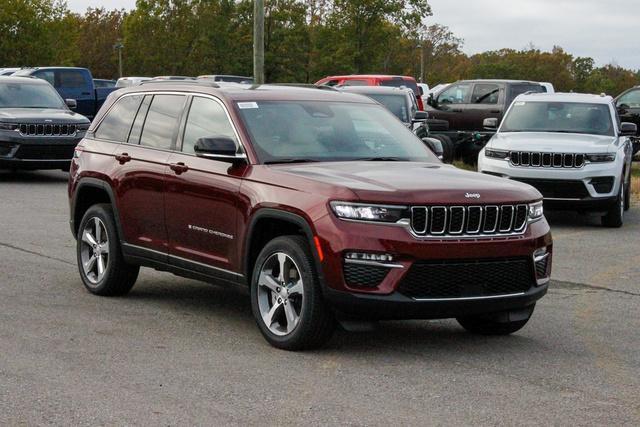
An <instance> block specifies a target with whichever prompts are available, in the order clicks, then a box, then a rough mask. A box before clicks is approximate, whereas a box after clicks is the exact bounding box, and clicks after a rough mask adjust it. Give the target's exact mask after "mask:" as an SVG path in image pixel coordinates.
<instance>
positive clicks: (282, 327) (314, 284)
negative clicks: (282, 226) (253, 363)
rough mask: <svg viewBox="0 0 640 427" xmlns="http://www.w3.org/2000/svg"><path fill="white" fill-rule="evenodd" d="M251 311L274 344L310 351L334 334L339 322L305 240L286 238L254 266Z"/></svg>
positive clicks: (267, 249) (276, 242) (277, 240)
mask: <svg viewBox="0 0 640 427" xmlns="http://www.w3.org/2000/svg"><path fill="white" fill-rule="evenodd" d="M251 309H252V311H253V316H254V317H255V319H256V323H257V324H258V327H259V328H260V331H261V332H262V335H263V336H264V337H265V338H266V340H267V341H268V342H269V343H270V344H271V345H273V346H274V347H278V348H281V349H285V350H304V349H310V348H315V347H319V346H321V345H322V344H323V343H324V342H325V341H327V340H328V339H329V338H330V337H331V335H332V333H333V331H334V329H335V320H334V318H333V315H332V313H331V312H330V311H329V309H328V307H327V306H326V303H325V301H324V299H323V297H322V292H321V289H320V282H319V280H318V276H317V273H316V271H315V268H314V265H313V258H312V255H311V253H310V250H309V247H308V245H307V243H306V241H305V239H303V238H302V237H300V236H282V237H277V238H275V239H273V240H272V241H270V242H269V243H267V245H265V247H264V248H263V249H262V251H261V252H260V254H259V255H258V258H257V260H256V264H255V267H254V270H253V276H252V282H251Z"/></svg>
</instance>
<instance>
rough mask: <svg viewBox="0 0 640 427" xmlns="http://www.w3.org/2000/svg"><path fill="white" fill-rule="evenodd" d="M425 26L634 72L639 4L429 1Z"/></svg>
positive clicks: (472, 49)
mask: <svg viewBox="0 0 640 427" xmlns="http://www.w3.org/2000/svg"><path fill="white" fill-rule="evenodd" d="M68 3H69V7H70V8H71V9H72V10H74V11H77V12H82V11H84V10H85V9H86V8H87V7H100V6H104V7H106V8H108V9H113V8H125V9H131V8H133V7H134V6H135V0H68ZM429 3H430V4H431V6H432V9H433V12H434V16H432V17H431V18H429V22H434V23H436V22H437V23H439V24H444V25H447V26H449V27H450V28H451V30H452V31H453V32H454V33H455V34H456V35H457V36H458V37H462V38H463V39H464V42H465V43H464V48H463V50H464V51H465V52H466V53H468V54H473V53H478V52H482V51H485V50H495V49H500V48H502V47H508V48H514V49H522V48H524V47H526V46H528V45H529V44H530V43H533V44H534V45H535V46H536V47H538V48H540V49H543V50H550V49H551V48H552V47H553V46H554V45H559V46H562V47H563V48H564V49H565V50H566V51H568V52H570V53H572V54H573V55H575V56H590V57H592V58H594V59H595V60H596V62H597V63H598V64H599V65H604V64H608V63H610V62H615V63H617V64H619V65H621V66H623V67H626V68H632V69H636V70H637V69H640V48H639V47H638V46H640V44H639V42H638V40H639V39H640V4H638V3H639V0H482V1H479V0H430V1H429Z"/></svg>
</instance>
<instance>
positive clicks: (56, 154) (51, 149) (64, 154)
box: [14, 145, 75, 160]
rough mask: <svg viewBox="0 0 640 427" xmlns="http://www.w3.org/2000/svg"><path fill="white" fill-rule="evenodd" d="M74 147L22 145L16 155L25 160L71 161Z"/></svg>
mask: <svg viewBox="0 0 640 427" xmlns="http://www.w3.org/2000/svg"><path fill="white" fill-rule="evenodd" d="M74 149H75V146H74V145H20V147H19V148H18V151H17V152H16V154H15V155H14V157H15V158H17V159H24V160H71V158H72V157H73V151H74Z"/></svg>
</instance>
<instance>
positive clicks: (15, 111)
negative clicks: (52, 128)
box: [0, 108, 89, 123]
mask: <svg viewBox="0 0 640 427" xmlns="http://www.w3.org/2000/svg"><path fill="white" fill-rule="evenodd" d="M44 120H51V123H89V119H87V118H86V117H85V116H83V115H81V114H78V113H74V112H73V111H71V110H65V109H58V108H0V121H3V122H13V123H15V122H19V123H42V122H43V121H44Z"/></svg>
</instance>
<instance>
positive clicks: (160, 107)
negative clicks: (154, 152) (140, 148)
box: [140, 95, 185, 150]
mask: <svg viewBox="0 0 640 427" xmlns="http://www.w3.org/2000/svg"><path fill="white" fill-rule="evenodd" d="M184 99H185V97H184V96H183V95H155V96H154V97H153V100H152V101H151V106H150V107H149V112H148V113H147V119H146V120H145V122H144V128H143V130H142V136H141V137H140V145H145V146H147V147H153V148H161V149H164V150H169V149H171V145H172V143H173V137H174V135H175V134H176V131H177V129H178V120H179V118H180V113H182V109H183V106H184Z"/></svg>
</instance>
